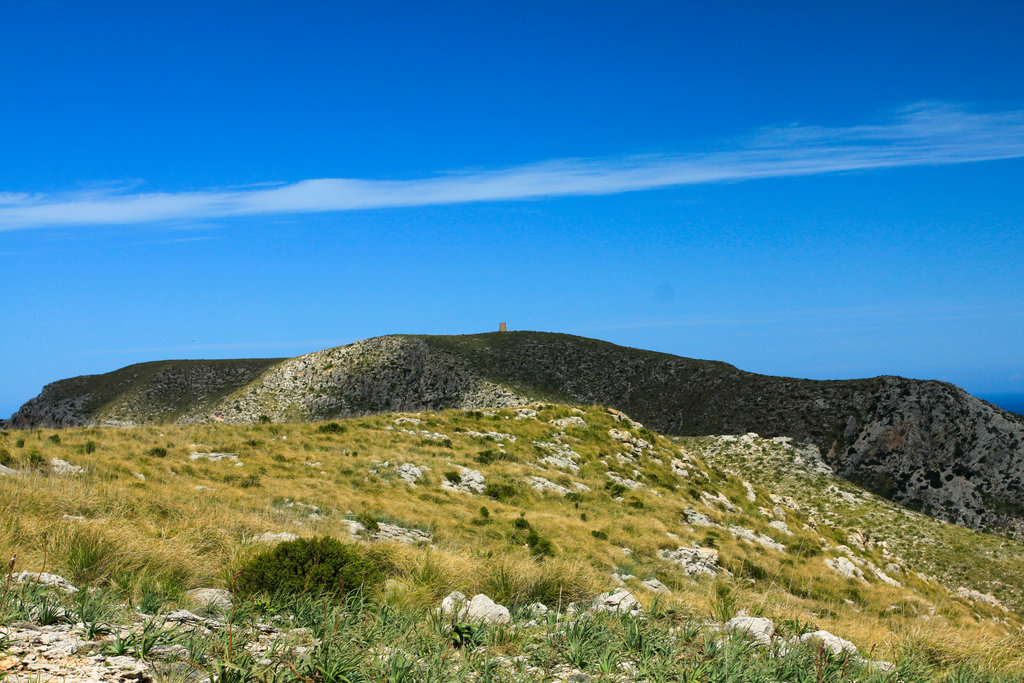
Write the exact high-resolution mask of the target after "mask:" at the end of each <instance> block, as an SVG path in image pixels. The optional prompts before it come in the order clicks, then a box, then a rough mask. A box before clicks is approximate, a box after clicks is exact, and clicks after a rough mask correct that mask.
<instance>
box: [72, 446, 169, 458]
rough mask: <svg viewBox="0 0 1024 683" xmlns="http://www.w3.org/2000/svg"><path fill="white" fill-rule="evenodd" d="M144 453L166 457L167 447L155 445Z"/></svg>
mask: <svg viewBox="0 0 1024 683" xmlns="http://www.w3.org/2000/svg"><path fill="white" fill-rule="evenodd" d="M90 443H91V442H90ZM146 455H149V456H152V457H154V458H166V457H167V449H166V448H161V447H160V446H156V447H154V448H150V449H149V450H148V451H146Z"/></svg>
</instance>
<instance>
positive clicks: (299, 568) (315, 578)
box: [235, 536, 386, 595]
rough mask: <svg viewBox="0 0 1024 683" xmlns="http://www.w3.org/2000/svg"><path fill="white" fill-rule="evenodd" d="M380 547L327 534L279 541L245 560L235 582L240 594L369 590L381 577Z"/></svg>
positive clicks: (338, 592)
mask: <svg viewBox="0 0 1024 683" xmlns="http://www.w3.org/2000/svg"><path fill="white" fill-rule="evenodd" d="M385 564H386V556H385V555H384V554H383V553H382V551H381V550H380V549H374V548H364V547H361V546H359V545H356V544H354V543H341V542H340V541H338V540H337V539H334V538H330V537H327V536H319V537H316V538H300V539H297V540H294V541H285V542H284V543H279V544H278V545H277V546H275V547H274V548H272V549H271V550H267V551H265V552H262V553H260V554H259V555H257V556H255V557H254V558H252V559H251V560H249V562H247V563H246V564H245V566H244V567H243V568H242V570H241V572H240V573H239V575H238V580H237V581H236V582H235V589H236V590H237V591H238V592H239V593H240V594H242V595H256V594H259V593H266V594H278V595H296V594H303V593H306V594H331V595H344V594H346V593H348V592H350V591H354V590H359V589H362V590H367V591H372V590H374V589H376V588H377V587H379V586H380V584H381V583H382V582H383V580H384V566H385Z"/></svg>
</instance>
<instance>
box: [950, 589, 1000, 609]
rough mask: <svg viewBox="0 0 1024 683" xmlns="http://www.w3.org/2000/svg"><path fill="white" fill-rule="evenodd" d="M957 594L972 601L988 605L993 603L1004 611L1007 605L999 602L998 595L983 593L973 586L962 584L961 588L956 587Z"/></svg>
mask: <svg viewBox="0 0 1024 683" xmlns="http://www.w3.org/2000/svg"><path fill="white" fill-rule="evenodd" d="M956 594H957V595H958V596H960V597H961V598H964V599H965V600H970V601H971V602H981V603H984V604H986V605H991V606H993V607H996V608H998V609H1001V610H1003V611H1005V610H1006V607H1004V606H1003V603H1001V602H999V600H998V599H996V597H995V596H994V595H992V594H991V593H982V592H981V591H978V590H975V589H973V588H966V587H964V586H961V587H960V588H957V589H956Z"/></svg>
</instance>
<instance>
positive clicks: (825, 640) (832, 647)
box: [800, 631, 857, 655]
mask: <svg viewBox="0 0 1024 683" xmlns="http://www.w3.org/2000/svg"><path fill="white" fill-rule="evenodd" d="M808 640H818V641H821V644H822V645H823V646H824V647H825V649H826V650H828V651H829V652H830V653H831V654H833V655H839V654H842V653H843V652H845V653H847V654H850V655H856V654H857V646H856V645H854V644H853V643H851V642H850V641H848V640H844V639H843V638H840V637H839V636H834V635H832V634H831V633H829V632H828V631H814V632H813V633H804V634H803V635H801V636H800V642H801V643H806V642H807V641H808Z"/></svg>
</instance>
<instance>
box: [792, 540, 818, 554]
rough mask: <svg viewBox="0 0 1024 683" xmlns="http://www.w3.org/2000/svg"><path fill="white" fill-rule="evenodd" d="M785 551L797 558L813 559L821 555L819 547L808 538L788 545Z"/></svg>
mask: <svg viewBox="0 0 1024 683" xmlns="http://www.w3.org/2000/svg"><path fill="white" fill-rule="evenodd" d="M787 550H789V553H790V555H796V556H797V557H815V556H817V555H821V553H822V550H821V545H820V544H819V543H816V542H815V541H812V540H811V539H809V538H801V539H798V540H797V541H795V542H793V543H790V544H789V546H788V547H787Z"/></svg>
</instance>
